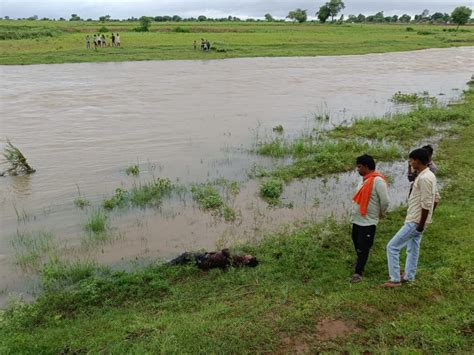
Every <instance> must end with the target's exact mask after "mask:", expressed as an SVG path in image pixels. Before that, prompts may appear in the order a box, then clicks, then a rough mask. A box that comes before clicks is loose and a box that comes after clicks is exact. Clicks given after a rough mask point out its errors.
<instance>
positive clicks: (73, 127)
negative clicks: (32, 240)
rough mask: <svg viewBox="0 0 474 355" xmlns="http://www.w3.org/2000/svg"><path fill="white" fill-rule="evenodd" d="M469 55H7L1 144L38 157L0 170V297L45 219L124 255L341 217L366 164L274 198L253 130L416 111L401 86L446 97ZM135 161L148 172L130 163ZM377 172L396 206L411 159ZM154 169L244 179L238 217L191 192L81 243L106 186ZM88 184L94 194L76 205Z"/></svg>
mask: <svg viewBox="0 0 474 355" xmlns="http://www.w3.org/2000/svg"><path fill="white" fill-rule="evenodd" d="M472 53H473V48H451V49H432V50H423V51H417V52H405V53H386V54H371V55H363V56H341V57H316V58H255V59H253V58H252V59H229V60H215V61H163V62H126V63H87V64H61V65H34V66H2V67H0V75H1V84H0V85H1V87H0V90H1V95H0V116H1V117H0V137H1V141H2V148H3V143H4V141H5V138H6V137H8V138H10V139H11V140H12V142H13V143H14V144H15V145H16V146H18V147H19V148H20V149H21V150H22V151H23V152H24V153H25V155H26V156H27V157H28V160H29V162H30V163H31V165H32V166H33V167H34V168H36V169H37V172H36V173H35V174H33V175H30V176H17V177H10V176H7V177H3V178H0V291H1V294H0V303H3V302H5V300H6V298H7V297H8V296H9V295H10V294H27V292H28V291H29V290H30V289H31V284H32V280H34V277H35V276H34V273H25V272H23V271H22V270H21V269H20V268H19V267H18V266H17V265H16V264H15V248H14V246H13V245H12V239H13V238H14V236H15V235H16V234H18V233H20V234H21V233H27V232H31V233H34V232H37V231H46V232H48V233H51V235H52V236H54V240H55V243H56V244H57V245H58V248H61V250H63V251H64V252H63V254H64V255H69V254H70V255H69V256H70V257H71V258H72V257H80V258H90V259H93V260H98V261H99V262H102V263H108V264H116V263H119V262H122V261H127V260H133V259H135V258H137V257H143V258H155V257H169V256H171V255H175V254H177V253H180V252H182V251H184V250H190V249H200V248H215V247H216V246H224V245H232V244H234V243H236V242H239V241H246V240H254V239H255V238H259V237H261V236H262V235H264V234H265V233H266V232H268V231H272V230H277V229H278V228H280V227H281V226H282V225H284V224H286V223H291V222H294V221H295V220H305V219H311V220H323V219H324V218H326V217H328V216H335V217H338V218H343V217H344V216H346V215H347V209H348V207H349V206H350V197H351V196H352V194H353V193H354V190H355V189H356V187H357V184H358V183H359V182H360V178H359V177H358V176H357V174H356V173H354V172H349V173H345V174H340V175H337V176H331V177H328V178H324V179H322V178H321V179H308V180H302V181H295V182H293V183H291V184H290V185H288V186H286V187H285V192H284V195H283V198H282V202H283V205H282V206H280V207H277V208H275V207H269V206H268V204H267V203H266V202H265V201H263V200H261V199H260V198H259V197H258V186H259V184H258V180H257V179H251V178H249V176H251V175H252V169H253V168H254V166H255V165H262V166H271V165H272V164H274V163H275V161H273V160H272V159H268V158H262V157H258V156H256V155H254V154H252V153H251V149H252V148H253V147H254V146H255V144H256V142H258V141H259V140H261V139H264V138H265V137H268V136H271V135H272V134H273V133H272V128H273V127H275V126H276V125H280V124H281V125H282V126H283V127H284V129H285V134H287V135H289V136H292V135H298V134H300V133H301V132H304V131H307V130H310V129H313V128H315V127H316V128H319V129H330V128H331V127H333V126H337V125H339V124H341V123H349V122H350V121H351V120H352V119H354V118H356V117H362V116H364V117H365V116H373V117H378V116H382V115H385V114H391V113H394V112H396V111H397V110H406V109H407V107H403V106H397V105H394V104H393V102H391V101H390V98H391V97H392V95H393V94H394V93H395V92H397V91H402V92H424V91H427V92H429V94H430V95H431V96H434V97H436V98H437V99H438V101H439V102H440V103H442V104H446V103H448V102H449V101H450V100H454V99H457V98H458V97H459V96H460V95H461V94H462V90H463V89H464V88H465V83H466V81H468V80H469V78H470V77H471V75H472V73H473V72H474V63H473V62H474V59H473V56H472ZM316 116H325V117H326V116H327V117H329V119H328V120H325V121H324V122H323V123H321V122H319V121H317V120H315V117H316ZM135 164H137V165H138V166H139V168H140V174H139V176H137V177H133V176H129V175H127V174H126V169H127V167H129V166H131V165H135ZM380 170H382V171H383V172H384V173H387V174H388V175H390V177H391V180H392V181H393V183H392V184H391V190H390V192H391V196H392V200H393V201H392V202H393V206H394V207H395V206H397V205H399V204H401V203H404V201H405V198H406V194H407V189H408V184H407V183H406V180H405V176H404V174H405V163H404V162H399V163H394V164H382V165H380ZM157 177H167V178H169V179H170V180H171V181H172V182H173V183H174V184H179V185H182V186H188V185H189V184H192V183H202V182H206V181H211V180H215V179H219V178H221V179H222V178H223V179H228V180H231V181H237V182H238V184H239V188H240V190H239V192H238V193H237V194H236V195H235V196H232V197H231V198H229V201H228V203H229V204H230V205H231V206H232V208H233V210H235V211H236V218H235V221H233V222H226V221H225V220H223V219H222V218H219V216H215V215H212V213H209V212H207V211H203V210H202V209H200V208H199V207H198V206H197V205H196V204H195V202H194V201H193V199H192V197H191V194H190V193H189V191H188V192H186V191H185V192H183V193H181V194H180V195H179V196H174V197H171V198H169V199H165V200H164V201H163V202H162V204H161V205H160V206H159V207H156V208H129V209H121V210H119V211H115V210H114V211H112V212H110V213H108V215H109V223H110V226H111V229H112V233H113V234H114V236H115V238H114V240H113V241H110V242H108V243H105V244H101V245H100V246H99V247H97V246H96V247H87V246H84V243H83V241H84V238H85V234H86V232H85V231H84V225H85V223H86V221H87V219H88V217H89V216H90V214H91V213H93V211H94V210H95V209H97V208H98V207H99V206H100V205H101V203H102V201H103V200H104V199H105V198H108V197H110V196H111V195H113V193H114V191H115V189H116V188H117V187H121V188H123V189H129V188H131V187H133V186H136V185H137V184H141V183H144V182H146V181H150V180H152V179H153V178H157ZM78 195H81V196H83V197H84V198H86V199H88V200H89V201H90V202H91V206H90V207H86V208H85V209H80V208H78V207H76V206H75V205H74V200H75V199H76V198H77V197H78Z"/></svg>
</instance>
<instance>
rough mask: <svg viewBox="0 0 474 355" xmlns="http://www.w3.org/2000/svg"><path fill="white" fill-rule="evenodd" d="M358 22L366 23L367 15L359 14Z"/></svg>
mask: <svg viewBox="0 0 474 355" xmlns="http://www.w3.org/2000/svg"><path fill="white" fill-rule="evenodd" d="M357 22H359V23H361V22H365V15H364V14H359V15H357Z"/></svg>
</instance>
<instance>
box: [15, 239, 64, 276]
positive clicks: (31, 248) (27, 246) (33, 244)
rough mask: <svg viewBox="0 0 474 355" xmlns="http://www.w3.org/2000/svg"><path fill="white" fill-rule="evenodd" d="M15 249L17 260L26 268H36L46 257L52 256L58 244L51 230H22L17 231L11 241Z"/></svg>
mask: <svg viewBox="0 0 474 355" xmlns="http://www.w3.org/2000/svg"><path fill="white" fill-rule="evenodd" d="M11 244H12V247H13V250H14V251H15V261H16V263H17V264H18V265H19V266H20V267H21V268H22V269H26V270H29V269H31V270H36V269H38V268H39V267H40V266H41V262H42V261H44V259H45V258H47V257H50V256H51V255H52V254H53V253H54V252H55V251H56V250H57V245H56V241H55V238H54V236H53V234H51V233H50V232H44V231H40V232H35V233H29V232H20V231H17V232H16V234H15V235H14V236H13V239H12V241H11Z"/></svg>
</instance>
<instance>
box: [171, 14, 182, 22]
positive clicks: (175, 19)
mask: <svg viewBox="0 0 474 355" xmlns="http://www.w3.org/2000/svg"><path fill="white" fill-rule="evenodd" d="M172 19H173V21H174V22H180V21H181V20H182V18H181V16H178V15H174V16H173V18H172Z"/></svg>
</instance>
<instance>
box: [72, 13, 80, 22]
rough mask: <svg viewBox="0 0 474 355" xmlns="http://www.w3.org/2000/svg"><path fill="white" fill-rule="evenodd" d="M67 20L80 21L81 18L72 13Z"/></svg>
mask: <svg viewBox="0 0 474 355" xmlns="http://www.w3.org/2000/svg"><path fill="white" fill-rule="evenodd" d="M69 21H81V18H80V17H79V16H77V14H72V15H71V18H70V19H69Z"/></svg>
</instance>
